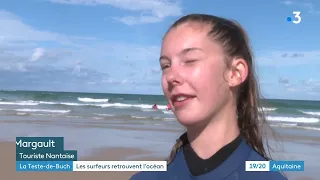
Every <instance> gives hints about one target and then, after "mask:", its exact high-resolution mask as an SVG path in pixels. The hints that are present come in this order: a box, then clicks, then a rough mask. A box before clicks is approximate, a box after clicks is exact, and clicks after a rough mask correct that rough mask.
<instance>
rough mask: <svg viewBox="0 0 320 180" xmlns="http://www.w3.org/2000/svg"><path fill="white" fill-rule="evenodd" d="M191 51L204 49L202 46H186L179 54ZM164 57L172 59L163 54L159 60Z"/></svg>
mask: <svg viewBox="0 0 320 180" xmlns="http://www.w3.org/2000/svg"><path fill="white" fill-rule="evenodd" d="M190 51H203V50H202V49H201V48H198V47H191V48H185V49H183V50H182V51H180V52H179V55H184V54H186V53H188V52H190ZM162 59H166V60H170V58H169V57H168V56H166V55H162V56H160V58H159V61H161V60H162Z"/></svg>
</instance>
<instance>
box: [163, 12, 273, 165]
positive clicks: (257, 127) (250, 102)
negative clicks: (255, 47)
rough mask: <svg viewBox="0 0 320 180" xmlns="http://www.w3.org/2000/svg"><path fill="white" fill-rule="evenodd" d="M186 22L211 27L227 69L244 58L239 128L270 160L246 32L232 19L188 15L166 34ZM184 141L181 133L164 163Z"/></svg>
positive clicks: (211, 36)
mask: <svg viewBox="0 0 320 180" xmlns="http://www.w3.org/2000/svg"><path fill="white" fill-rule="evenodd" d="M185 23H198V24H200V25H205V26H209V27H210V29H209V31H208V37H210V38H212V40H214V41H215V42H218V43H220V44H221V45H222V47H223V49H224V52H225V54H226V65H227V66H228V68H230V64H231V60H232V59H233V58H243V59H244V60H245V61H246V63H247V65H248V76H247V78H246V80H245V81H244V82H243V83H242V84H241V85H239V86H238V87H237V89H236V93H237V115H238V126H239V129H240V133H241V135H242V136H243V137H244V139H245V141H246V143H247V144H248V145H249V146H251V147H252V148H253V149H254V150H255V151H257V152H258V153H259V154H260V155H261V156H262V157H264V158H265V159H266V160H270V159H271V158H270V156H269V155H268V154H267V152H266V148H265V146H264V142H263V137H264V135H263V132H264V131H263V128H264V127H265V125H267V127H268V124H267V122H266V118H265V116H264V113H263V111H262V108H260V107H261V106H260V97H261V96H260V90H259V86H258V81H257V78H256V75H255V71H254V62H253V55H252V52H251V47H250V44H249V40H248V37H247V34H246V32H245V30H244V29H243V28H242V27H241V25H240V24H239V23H237V22H235V21H233V20H227V19H224V18H221V17H217V16H212V15H207V14H189V15H186V16H183V17H181V18H180V19H178V20H177V21H176V22H175V23H174V24H173V25H172V26H171V27H170V28H169V30H168V32H170V30H171V29H173V28H175V27H177V26H179V25H181V24H185ZM168 32H167V33H168ZM186 138H187V137H186V133H184V134H183V135H182V136H181V137H180V138H179V139H177V142H176V144H175V145H174V146H173V148H172V151H171V153H170V156H169V158H168V160H167V161H168V163H170V162H171V161H172V160H173V159H174V157H175V155H176V153H177V151H178V150H179V149H180V147H182V146H183V144H184V142H186V141H187V139H186ZM267 146H268V144H267ZM269 149H270V148H269V146H268V150H269Z"/></svg>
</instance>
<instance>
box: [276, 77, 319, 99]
mask: <svg viewBox="0 0 320 180" xmlns="http://www.w3.org/2000/svg"><path fill="white" fill-rule="evenodd" d="M278 83H279V84H283V85H284V86H283V87H284V89H285V91H286V92H289V93H305V94H308V95H319V91H320V80H316V79H313V78H309V79H303V80H289V79H288V78H282V77H280V78H279V80H278Z"/></svg>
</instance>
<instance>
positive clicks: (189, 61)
mask: <svg viewBox="0 0 320 180" xmlns="http://www.w3.org/2000/svg"><path fill="white" fill-rule="evenodd" d="M196 61H197V60H195V59H190V60H186V61H185V63H186V64H190V63H194V62H196Z"/></svg>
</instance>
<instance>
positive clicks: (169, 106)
mask: <svg viewBox="0 0 320 180" xmlns="http://www.w3.org/2000/svg"><path fill="white" fill-rule="evenodd" d="M167 110H168V111H170V110H171V105H170V103H168V105H167Z"/></svg>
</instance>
